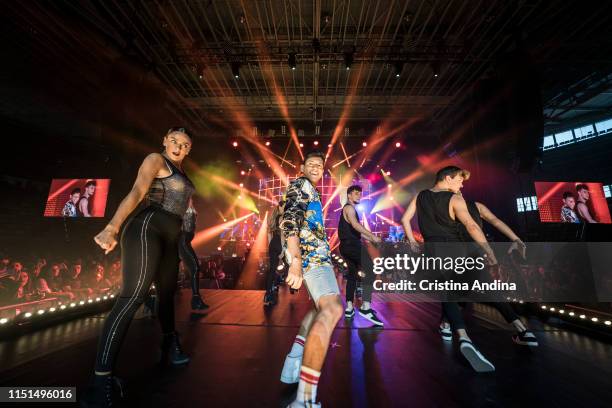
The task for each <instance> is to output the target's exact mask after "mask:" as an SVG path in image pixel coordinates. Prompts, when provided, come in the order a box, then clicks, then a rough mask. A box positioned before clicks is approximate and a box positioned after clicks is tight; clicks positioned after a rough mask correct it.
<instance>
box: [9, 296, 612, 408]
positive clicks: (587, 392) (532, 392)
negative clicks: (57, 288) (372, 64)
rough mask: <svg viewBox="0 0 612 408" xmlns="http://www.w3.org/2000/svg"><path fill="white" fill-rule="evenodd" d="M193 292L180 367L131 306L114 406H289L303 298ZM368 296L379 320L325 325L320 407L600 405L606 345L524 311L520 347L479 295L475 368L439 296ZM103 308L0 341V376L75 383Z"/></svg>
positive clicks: (181, 302) (182, 320)
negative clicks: (417, 299) (171, 365)
mask: <svg viewBox="0 0 612 408" xmlns="http://www.w3.org/2000/svg"><path fill="white" fill-rule="evenodd" d="M202 293H203V297H204V299H205V301H206V302H207V303H208V304H210V306H211V307H210V311H209V312H207V313H202V314H192V313H191V311H190V309H189V304H188V303H189V300H190V293H189V292H188V291H186V290H183V291H182V292H181V293H180V294H179V296H177V329H178V330H179V331H180V332H181V333H182V339H183V346H184V348H185V349H186V351H187V352H189V353H190V354H191V357H192V361H191V363H190V364H189V365H188V366H187V367H184V368H175V369H167V370H166V371H161V370H160V369H158V368H156V366H155V358H156V351H157V348H158V345H159V339H160V332H159V328H158V325H157V322H156V321H155V320H152V319H151V318H148V317H142V315H141V314H140V313H139V314H138V315H137V319H136V320H134V322H133V323H132V325H131V327H130V330H129V334H128V336H127V339H126V341H125V343H124V347H123V349H122V352H121V354H120V357H119V363H118V366H117V368H116V374H117V375H118V376H120V377H122V378H123V379H125V380H126V381H127V383H128V390H127V393H128V394H127V399H126V401H125V402H124V403H123V405H122V406H126V407H137V406H147V407H187V406H206V407H247V406H248V407H284V406H286V405H287V403H288V402H289V401H290V399H291V397H292V396H293V394H294V393H295V390H296V386H287V385H284V384H282V383H281V382H280V381H279V376H280V371H281V367H282V364H283V361H284V357H285V354H286V352H287V351H288V349H289V347H290V345H291V342H292V340H293V337H294V336H295V334H296V332H297V330H298V325H299V322H300V320H301V317H302V316H303V315H304V313H305V312H306V310H307V308H308V307H309V306H310V303H309V300H308V297H307V295H306V293H305V291H303V290H302V291H300V293H298V294H296V295H290V294H289V292H288V291H286V289H285V288H282V289H281V293H280V296H279V304H278V305H277V306H275V307H274V308H272V309H271V310H269V311H264V309H263V307H262V298H263V292H262V291H250V290H203V291H202ZM377 296H378V295H375V298H374V307H375V308H376V310H378V311H379V316H381V317H382V318H383V320H384V322H385V328H384V329H376V328H370V327H368V324H367V321H365V320H364V319H362V318H360V317H359V316H356V317H355V318H354V319H353V322H352V323H350V322H347V321H344V320H342V321H341V322H340V324H339V325H338V327H337V329H336V330H335V332H334V334H333V338H332V345H331V347H330V350H329V354H328V359H327V362H326V365H325V367H324V369H323V374H322V377H321V383H320V390H319V396H320V400H321V401H322V403H323V406H324V407H481V406H482V407H484V406H487V407H489V406H504V407H518V406H538V405H542V406H547V407H550V406H556V407H561V406H568V407H569V406H589V407H595V406H602V407H603V406H608V403H609V400H608V397H609V394H608V391H607V390H608V388H609V379H610V378H611V377H612V345H610V344H606V343H605V342H602V341H599V340H596V339H594V338H590V337H586V336H583V335H580V334H576V333H574V332H571V331H566V330H562V329H556V328H553V327H551V326H548V325H544V324H542V323H540V322H539V321H538V320H530V322H529V323H530V325H531V327H532V328H533V329H534V332H535V334H536V336H537V337H538V340H539V342H540V347H537V348H527V347H522V346H517V345H515V344H513V343H512V341H511V338H510V336H511V333H512V332H511V331H509V328H508V327H507V326H506V325H505V324H503V321H502V319H501V316H498V315H497V314H496V312H494V311H492V310H491V309H489V308H487V307H485V306H481V305H476V306H475V307H474V310H472V311H471V312H467V313H466V315H469V317H468V318H467V322H468V330H469V332H470V334H471V336H472V339H473V340H474V342H475V343H476V344H477V345H478V346H479V347H480V349H481V351H482V352H483V353H484V354H485V355H486V356H487V357H488V358H489V359H490V360H491V361H492V362H493V363H494V364H495V365H496V369H497V371H496V372H495V373H492V374H485V375H482V374H476V373H475V372H474V371H473V370H472V369H471V368H470V367H469V366H468V364H467V362H466V361H464V359H463V358H462V356H461V355H460V354H459V352H458V350H457V347H456V342H455V343H454V344H447V343H444V342H442V341H441V339H440V337H439V335H438V334H437V331H436V327H437V323H438V318H439V306H437V305H436V304H411V303H405V302H401V301H392V302H382V301H381V298H380V297H377ZM103 317H104V316H103V315H97V316H92V317H86V318H81V319H77V320H73V321H70V322H67V323H63V324H60V325H57V326H52V327H49V328H47V329H43V330H41V331H38V332H34V333H31V334H28V335H25V336H22V337H20V338H16V339H11V340H8V341H2V342H0V356H1V357H0V363H1V364H0V367H1V368H0V378H1V380H0V385H1V386H10V385H14V386H16V385H20V386H25V385H38V386H76V387H78V390H79V392H82V390H83V387H84V386H85V385H86V384H87V381H88V379H89V376H90V374H91V372H92V370H93V364H94V357H95V349H96V340H97V335H98V332H99V330H100V327H101V324H102V322H103ZM16 406H17V405H16ZM20 406H22V405H20ZM71 406H74V405H71Z"/></svg>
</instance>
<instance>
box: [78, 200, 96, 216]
mask: <svg viewBox="0 0 612 408" xmlns="http://www.w3.org/2000/svg"><path fill="white" fill-rule="evenodd" d="M85 199H87V212H88V213H89V215H91V213H92V210H93V200H92V199H91V196H89V197H85V196H83V197H81V198H79V201H77V203H76V209H77V215H78V216H79V217H84V216H85V213H83V212H82V211H81V201H83V200H85Z"/></svg>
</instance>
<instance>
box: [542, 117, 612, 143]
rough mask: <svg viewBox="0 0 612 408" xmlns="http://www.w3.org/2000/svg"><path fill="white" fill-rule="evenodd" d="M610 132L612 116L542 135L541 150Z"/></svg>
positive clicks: (611, 130) (611, 129)
mask: <svg viewBox="0 0 612 408" xmlns="http://www.w3.org/2000/svg"><path fill="white" fill-rule="evenodd" d="M609 133H612V118H610V119H605V120H602V121H600V122H597V123H589V124H586V125H583V126H580V127H577V128H575V129H570V130H564V131H560V132H558V133H555V134H554V135H544V138H543V139H544V140H543V142H542V150H550V149H554V148H557V147H560V146H565V145H568V144H572V143H574V142H576V141H582V140H586V139H590V138H593V137H597V136H601V135H606V134H609Z"/></svg>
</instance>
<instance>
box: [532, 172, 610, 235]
mask: <svg viewBox="0 0 612 408" xmlns="http://www.w3.org/2000/svg"><path fill="white" fill-rule="evenodd" d="M535 189H536V196H537V198H538V211H539V213H540V221H542V222H560V223H575V224H579V223H600V224H610V223H611V222H612V221H611V220H610V209H609V208H608V203H607V201H606V197H605V195H604V190H603V184H602V183H591V182H577V181H575V182H574V181H572V182H570V181H536V182H535Z"/></svg>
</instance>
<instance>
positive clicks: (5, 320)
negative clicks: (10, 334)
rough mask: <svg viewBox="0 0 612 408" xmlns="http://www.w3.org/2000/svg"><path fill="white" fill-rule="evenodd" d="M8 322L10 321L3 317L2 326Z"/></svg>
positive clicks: (0, 320)
mask: <svg viewBox="0 0 612 408" xmlns="http://www.w3.org/2000/svg"><path fill="white" fill-rule="evenodd" d="M7 322H8V319H7V318H6V317H3V318H2V319H0V324H6V323H7Z"/></svg>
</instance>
